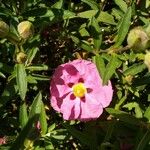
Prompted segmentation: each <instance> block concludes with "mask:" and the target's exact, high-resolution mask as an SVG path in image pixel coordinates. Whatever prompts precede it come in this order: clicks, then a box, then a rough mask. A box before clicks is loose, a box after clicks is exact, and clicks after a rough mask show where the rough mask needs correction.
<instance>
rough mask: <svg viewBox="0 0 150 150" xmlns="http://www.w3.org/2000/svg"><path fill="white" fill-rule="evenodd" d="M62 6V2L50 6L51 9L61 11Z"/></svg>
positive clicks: (62, 0) (60, 0)
mask: <svg viewBox="0 0 150 150" xmlns="http://www.w3.org/2000/svg"><path fill="white" fill-rule="evenodd" d="M63 4H64V0H59V1H58V2H56V3H55V4H54V5H53V6H51V8H57V9H61V8H62V7H63Z"/></svg>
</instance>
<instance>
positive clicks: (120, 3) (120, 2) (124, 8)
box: [114, 0, 127, 12]
mask: <svg viewBox="0 0 150 150" xmlns="http://www.w3.org/2000/svg"><path fill="white" fill-rule="evenodd" d="M114 1H115V3H116V4H117V5H118V6H119V8H120V9H121V10H122V11H123V12H126V11H127V4H126V2H125V1H123V0H114Z"/></svg>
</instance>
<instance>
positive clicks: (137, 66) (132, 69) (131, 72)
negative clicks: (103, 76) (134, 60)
mask: <svg viewBox="0 0 150 150" xmlns="http://www.w3.org/2000/svg"><path fill="white" fill-rule="evenodd" d="M144 69H146V65H145V64H143V63H138V64H134V65H132V66H131V67H129V68H128V69H126V70H125V71H124V72H123V74H124V75H125V76H128V75H136V74H138V73H140V72H142V71H143V70H144Z"/></svg>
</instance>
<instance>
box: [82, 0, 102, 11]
mask: <svg viewBox="0 0 150 150" xmlns="http://www.w3.org/2000/svg"><path fill="white" fill-rule="evenodd" d="M81 1H82V2H84V3H86V4H88V5H89V6H90V7H91V8H92V9H96V10H97V9H99V6H98V4H97V3H96V2H95V1H94V0H81Z"/></svg>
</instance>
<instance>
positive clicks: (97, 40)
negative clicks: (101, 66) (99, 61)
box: [89, 17, 102, 50]
mask: <svg viewBox="0 0 150 150" xmlns="http://www.w3.org/2000/svg"><path fill="white" fill-rule="evenodd" d="M89 30H90V32H91V35H92V36H93V40H94V47H95V49H96V50H99V49H100V46H101V43H102V33H101V29H100V26H99V24H98V22H97V20H96V19H95V17H92V19H91V22H90V23H89Z"/></svg>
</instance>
